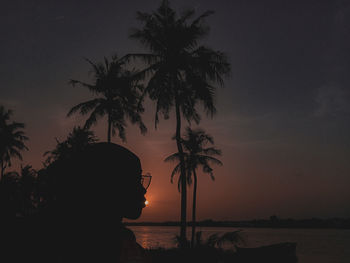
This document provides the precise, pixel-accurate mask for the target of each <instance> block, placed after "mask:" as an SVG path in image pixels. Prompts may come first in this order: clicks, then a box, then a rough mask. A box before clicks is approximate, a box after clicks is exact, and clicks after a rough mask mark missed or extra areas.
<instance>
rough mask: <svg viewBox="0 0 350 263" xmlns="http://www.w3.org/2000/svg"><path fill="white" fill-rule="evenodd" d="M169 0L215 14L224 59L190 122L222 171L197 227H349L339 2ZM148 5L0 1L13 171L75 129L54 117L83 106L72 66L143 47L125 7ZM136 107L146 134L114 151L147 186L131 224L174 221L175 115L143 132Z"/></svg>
mask: <svg viewBox="0 0 350 263" xmlns="http://www.w3.org/2000/svg"><path fill="white" fill-rule="evenodd" d="M170 2H171V5H172V7H173V8H174V9H176V10H178V11H181V10H184V9H186V8H188V7H194V8H195V10H196V13H197V14H198V15H199V14H201V13H203V12H204V11H206V10H214V11H215V14H214V15H212V16H211V17H209V18H208V19H207V24H208V25H209V26H210V28H211V31H210V34H209V36H208V37H207V38H206V39H204V40H203V44H205V45H207V46H209V47H211V48H214V49H216V50H220V51H223V52H225V53H226V55H227V56H228V58H229V61H230V63H231V66H232V72H231V74H230V76H229V77H228V78H227V79H226V80H225V87H224V88H218V89H217V94H216V96H215V101H216V106H217V109H218V112H217V114H216V115H215V116H214V118H213V119H211V118H207V117H206V116H205V114H202V121H201V123H200V124H199V126H200V127H201V128H203V129H205V131H206V132H207V133H209V134H211V135H212V136H213V137H214V139H215V146H216V147H217V148H220V149H221V150H222V153H223V155H222V157H220V159H221V161H222V162H223V163H224V165H223V166H222V167H214V175H215V181H212V180H211V179H210V178H209V176H208V175H206V174H202V173H200V172H199V185H198V205H197V206H198V212H197V218H198V219H199V220H203V219H209V218H210V219H215V220H244V219H254V218H268V217H269V216H271V215H277V216H279V217H282V218H311V217H321V218H329V217H350V206H349V200H350V192H349V191H348V186H349V185H350V162H349V157H350V136H349V135H350V74H347V73H348V72H349V70H350V51H349V47H350V34H349V33H350V4H349V2H348V1H342V0H318V1H314V0H309V1H284V0H281V1H270V0H268V1H246V0H236V1H228V0H227V1H226V0H217V1H209V0H197V1H195V0H187V1H185V0H176V1H175V0H173V1H170ZM159 4H160V1H159V0H147V1H144V0H129V1H109V0H106V1H90V0H88V1H52V0H50V1H48V0H46V1H43V0H40V1H24V0H22V1H18V0H12V1H9V0H3V1H1V4H0V34H1V41H0V50H1V63H0V80H1V84H0V104H2V105H4V106H6V107H7V108H11V109H13V110H14V116H13V118H14V120H16V121H20V122H24V123H25V124H26V129H25V131H26V134H27V135H28V137H29V138H30V140H29V141H28V143H27V146H28V147H29V151H27V152H24V153H23V164H31V165H33V167H34V168H36V169H40V168H42V162H43V161H44V157H43V153H44V152H46V151H47V150H50V149H53V148H54V146H55V143H56V142H55V138H58V139H59V140H63V139H65V137H66V136H67V134H68V133H69V132H70V131H71V130H72V128H73V126H75V125H83V123H84V120H85V119H86V118H85V117H81V116H74V117H71V118H67V117H66V114H67V113H68V111H69V109H70V108H71V107H72V106H74V105H76V104H78V103H80V102H82V101H84V100H88V99H89V98H92V94H89V92H88V91H87V90H84V88H79V87H75V88H73V87H71V86H70V85H69V84H68V81H69V80H70V79H78V80H82V81H86V82H89V81H90V80H91V75H89V72H90V68H89V65H88V64H87V63H86V61H84V58H89V59H91V60H93V61H96V62H98V61H101V60H102V59H103V57H104V56H107V57H110V56H111V55H113V54H118V55H119V56H123V55H125V54H127V53H132V52H141V51H145V50H144V49H143V47H142V46H141V45H140V44H139V43H137V42H135V41H134V40H131V39H129V38H128V35H129V34H130V31H131V29H132V28H135V27H136V28H137V27H140V24H139V23H138V21H137V20H136V11H146V12H149V11H151V10H154V9H155V8H156V7H157V6H158V5H159ZM145 107H146V112H145V114H144V116H143V118H144V122H145V123H146V125H147V127H148V133H147V135H145V136H142V135H141V134H140V132H139V130H138V128H137V127H136V126H132V125H129V126H128V129H127V142H126V143H122V142H121V141H120V139H119V138H116V137H115V138H113V142H115V143H119V144H121V145H123V146H125V147H127V148H128V149H130V150H131V151H133V152H134V153H136V154H137V155H138V156H139V157H140V159H141V162H142V166H143V171H144V172H150V173H151V174H152V176H153V177H152V183H151V185H150V187H149V189H148V193H147V195H146V196H147V199H148V200H149V202H150V203H149V206H148V207H146V208H145V209H144V212H143V214H142V216H141V218H140V219H139V221H165V220H179V217H180V194H179V193H178V191H177V185H176V184H171V183H170V174H171V171H172V168H173V167H174V164H171V163H164V162H163V160H164V159H165V158H166V157H167V156H168V155H170V154H172V153H174V152H175V151H176V145H175V142H174V141H172V140H171V137H172V136H173V134H174V132H175V119H174V114H172V115H171V117H170V119H169V120H161V121H160V124H159V126H158V128H157V130H156V129H155V128H154V113H155V108H154V105H153V103H152V102H151V101H149V100H148V101H146V104H145ZM106 127H107V124H106V120H101V121H100V122H99V123H98V125H97V126H95V127H94V128H93V130H94V131H95V133H96V135H97V136H98V138H99V139H100V141H106V137H107V134H106V133H107V132H106ZM196 127H197V126H196V125H192V128H196ZM19 164H20V163H19V162H17V165H19ZM117 187H118V186H116V189H117ZM189 191H190V192H189V193H190V194H189V207H188V209H189V211H190V207H191V205H190V204H191V200H190V197H191V189H189Z"/></svg>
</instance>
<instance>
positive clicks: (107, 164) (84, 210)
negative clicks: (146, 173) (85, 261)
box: [49, 143, 146, 257]
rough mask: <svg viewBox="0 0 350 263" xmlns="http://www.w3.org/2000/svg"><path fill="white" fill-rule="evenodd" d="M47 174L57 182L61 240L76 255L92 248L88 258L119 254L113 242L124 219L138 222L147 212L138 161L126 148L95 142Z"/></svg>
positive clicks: (56, 210)
mask: <svg viewBox="0 0 350 263" xmlns="http://www.w3.org/2000/svg"><path fill="white" fill-rule="evenodd" d="M49 170H51V171H49V173H52V174H54V178H55V183H54V185H55V192H56V194H55V199H56V202H55V203H56V205H55V206H54V208H53V211H54V213H53V215H54V216H53V218H54V222H55V228H56V229H57V230H58V232H56V233H57V239H58V240H61V241H59V242H60V243H65V244H64V245H63V246H64V247H66V249H68V250H69V249H72V250H73V251H75V252H74V253H75V254H77V253H78V254H79V252H78V251H82V250H84V251H87V249H88V250H89V249H90V251H89V252H88V254H91V253H95V254H96V255H97V254H99V257H100V255H101V254H104V255H105V256H106V257H107V255H108V253H110V252H111V251H115V248H114V249H112V248H110V247H109V246H112V245H113V246H115V245H116V244H115V242H111V241H110V240H114V241H116V240H117V239H118V238H119V239H120V236H121V235H120V231H121V221H122V218H128V219H136V218H138V217H140V215H141V212H142V208H144V207H145V197H144V195H145V193H146V190H145V188H144V187H143V185H142V183H141V179H142V169H141V163H140V159H139V158H138V157H137V156H136V155H135V154H134V153H132V152H131V151H129V150H128V149H126V148H124V147H122V146H119V145H116V144H112V143H96V144H93V145H90V146H88V147H87V148H86V149H84V151H80V152H76V153H74V154H72V155H71V156H70V157H69V158H65V159H62V160H58V161H56V163H55V164H53V165H52V167H51V168H50V169H49ZM117 242H120V240H119V241H118V240H117ZM77 244H78V246H77ZM73 248H74V249H73ZM93 250H94V251H96V252H92V251H93ZM80 255H81V254H80ZM85 256H88V255H85ZM88 257H90V255H89V256H88Z"/></svg>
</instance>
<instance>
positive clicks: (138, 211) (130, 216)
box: [124, 207, 143, 219]
mask: <svg viewBox="0 0 350 263" xmlns="http://www.w3.org/2000/svg"><path fill="white" fill-rule="evenodd" d="M142 208H143V207H138V208H137V209H133V210H132V211H128V212H127V213H126V214H125V215H124V217H125V218H127V219H138V218H139V217H140V216H141V213H142Z"/></svg>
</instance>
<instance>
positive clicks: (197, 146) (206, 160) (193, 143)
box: [165, 127, 222, 247]
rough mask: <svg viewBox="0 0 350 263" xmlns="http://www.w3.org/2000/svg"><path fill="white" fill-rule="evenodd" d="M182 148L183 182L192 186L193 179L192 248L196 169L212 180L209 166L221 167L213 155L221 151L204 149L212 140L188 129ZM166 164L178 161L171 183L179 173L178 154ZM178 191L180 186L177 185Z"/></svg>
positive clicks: (211, 171) (193, 239) (199, 132)
mask: <svg viewBox="0 0 350 263" xmlns="http://www.w3.org/2000/svg"><path fill="white" fill-rule="evenodd" d="M182 144H183V146H184V150H185V152H184V157H185V158H184V160H185V168H186V178H185V180H186V181H187V183H188V184H189V185H190V184H192V177H193V182H194V184H193V203H192V239H191V245H192V247H194V245H195V244H194V242H195V233H196V230H195V229H196V202H197V173H196V170H197V168H198V167H202V169H203V172H204V173H207V174H209V175H210V177H211V179H212V180H214V174H213V169H212V168H211V166H210V164H211V163H212V164H217V165H222V162H221V161H220V160H218V159H216V158H215V157H213V156H215V155H221V151H220V150H218V149H216V148H214V147H208V148H205V146H206V145H207V144H214V139H213V137H212V136H210V135H209V134H206V133H205V132H204V130H202V129H196V130H192V129H191V128H190V127H187V128H186V132H185V134H184V136H183V139H182ZM165 161H166V162H169V161H178V164H177V165H176V166H175V168H174V169H173V172H172V174H171V182H173V178H174V176H175V174H178V173H180V171H181V168H180V167H181V163H180V156H179V153H174V154H172V155H170V156H169V157H167V158H166V159H165ZM181 176H182V174H181V173H180V177H179V182H180V181H182V178H181ZM178 187H179V189H180V184H178Z"/></svg>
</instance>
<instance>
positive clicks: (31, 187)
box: [18, 165, 37, 216]
mask: <svg viewBox="0 0 350 263" xmlns="http://www.w3.org/2000/svg"><path fill="white" fill-rule="evenodd" d="M36 178H37V173H36V171H35V170H34V169H33V168H32V166H31V165H26V166H24V167H23V166H21V172H20V174H19V175H18V193H19V195H20V197H19V199H20V204H19V205H20V207H19V211H20V213H21V214H22V216H27V215H30V214H33V213H34V211H35V208H36V207H35V205H36V204H35V201H36V200H35V197H36Z"/></svg>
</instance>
